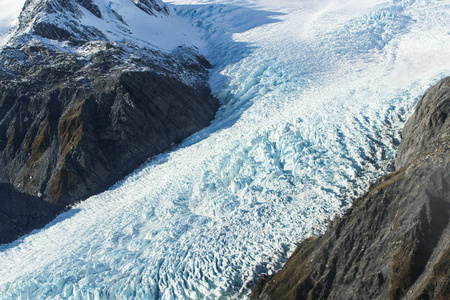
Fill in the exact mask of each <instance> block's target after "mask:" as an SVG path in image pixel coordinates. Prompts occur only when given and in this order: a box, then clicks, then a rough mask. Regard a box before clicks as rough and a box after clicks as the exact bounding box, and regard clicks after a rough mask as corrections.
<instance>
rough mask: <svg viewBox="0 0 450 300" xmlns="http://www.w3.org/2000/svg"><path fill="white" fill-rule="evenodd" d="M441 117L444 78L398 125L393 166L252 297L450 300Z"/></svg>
mask: <svg viewBox="0 0 450 300" xmlns="http://www.w3.org/2000/svg"><path fill="white" fill-rule="evenodd" d="M449 114H450V78H446V79H443V80H441V81H440V82H439V83H437V84H436V85H435V86H434V87H432V88H430V89H429V90H428V91H427V92H426V93H425V95H424V96H423V98H422V99H421V100H420V101H419V103H418V104H417V109H416V111H415V113H414V114H413V116H412V117H411V118H410V119H409V120H408V122H407V123H406V125H405V127H404V129H403V132H402V136H403V140H402V143H401V145H400V147H399V151H398V156H397V158H396V161H395V165H396V171H395V172H393V173H391V174H388V175H386V176H384V177H382V178H379V179H378V180H377V182H376V183H375V184H373V185H372V186H371V187H370V189H369V191H368V192H367V193H366V194H364V195H363V196H362V197H360V198H359V199H357V200H355V201H354V204H353V206H352V208H351V209H349V210H348V211H347V212H346V214H345V215H344V216H343V217H342V218H337V219H335V220H334V221H333V222H332V223H331V224H330V225H329V228H328V229H327V231H326V233H325V234H324V235H323V236H319V237H314V238H310V239H307V240H305V241H303V242H302V243H301V244H300V245H299V246H298V248H297V249H296V250H295V252H294V253H293V254H292V256H291V257H290V258H289V260H288V261H287V263H286V265H285V266H284V267H283V268H282V270H280V271H279V272H278V273H276V274H274V275H272V276H263V277H262V278H261V279H260V280H259V281H258V282H257V284H256V285H255V287H254V288H253V291H252V299H277V300H278V299H450V226H449V217H450V119H449V118H448V115H449Z"/></svg>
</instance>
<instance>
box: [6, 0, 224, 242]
mask: <svg viewBox="0 0 450 300" xmlns="http://www.w3.org/2000/svg"><path fill="white" fill-rule="evenodd" d="M99 3H102V1H100V0H99V1H92V0H87V1H86V0H83V1H81V0H77V1H59V0H46V1H30V0H28V1H26V3H25V6H24V10H23V12H22V14H21V16H20V24H19V26H18V29H17V32H16V34H15V35H14V37H13V38H12V39H11V41H10V42H9V43H8V44H7V45H6V46H4V47H3V49H2V50H1V53H0V169H1V170H2V172H1V173H0V193H1V196H0V243H5V242H9V241H11V240H13V239H14V238H16V237H17V236H18V235H21V234H23V233H25V232H28V231H29V230H31V229H33V228H36V227H39V226H42V225H44V224H45V223H46V222H48V221H50V220H51V219H52V218H53V217H54V216H55V214H56V213H58V212H60V211H61V210H63V209H64V208H65V207H67V205H70V204H72V203H74V202H76V201H79V200H82V199H85V198H86V197H88V196H90V195H93V194H96V193H99V192H101V191H104V190H105V189H107V188H108V187H109V186H111V185H112V184H114V183H115V182H116V181H118V180H120V179H121V178H123V177H124V176H126V175H127V174H128V173H130V172H131V171H133V170H134V169H135V168H137V167H138V166H139V165H140V164H141V163H143V162H144V161H145V160H146V159H148V158H149V157H151V156H153V155H156V154H158V153H161V152H163V151H165V150H167V149H169V148H171V147H172V146H173V145H175V144H177V143H179V142H181V141H182V140H183V139H185V138H186V137H188V136H189V135H191V134H192V133H194V132H196V131H198V130H200V129H202V128H203V127H205V126H207V125H208V124H209V122H210V121H211V120H212V119H213V118H214V115H215V112H216V110H217V109H218V106H219V103H218V101H217V100H216V99H214V98H213V97H212V96H211V95H210V90H209V88H208V85H207V76H208V71H207V69H208V68H209V67H210V66H209V63H208V62H207V61H206V60H205V59H204V58H203V57H202V56H201V55H200V54H198V52H197V50H196V49H195V48H194V47H181V46H180V47H178V48H177V47H176V48H175V49H173V50H170V51H161V50H159V49H158V48H157V47H152V45H151V43H147V44H146V43H144V42H143V41H141V40H138V39H136V38H134V37H133V36H132V32H131V29H130V28H127V22H126V21H127V20H126V18H125V17H122V16H121V15H120V14H119V12H118V11H115V10H114V9H113V8H112V7H109V6H99ZM105 3H106V2H105ZM125 3H128V4H126V5H129V6H130V7H126V9H123V11H124V12H128V11H130V10H131V6H135V9H136V7H137V8H138V9H139V10H140V11H142V13H145V14H146V17H148V18H159V19H158V20H161V19H163V18H165V17H166V16H167V15H169V10H168V8H167V7H166V6H165V5H164V4H163V3H162V2H161V1H159V0H139V1H137V0H136V1H131V0H130V1H129V2H123V3H122V4H121V5H125ZM119 8H120V7H119ZM144 17H145V16H144ZM85 20H90V21H89V22H90V23H92V24H97V23H98V24H103V23H104V24H106V25H101V26H100V25H99V26H98V27H94V26H91V25H90V26H87V25H85V23H89V22H87V21H86V22H84V21H85ZM92 20H97V21H95V22H97V23H95V22H94V21H92ZM101 22H103V23H101ZM111 24H112V25H111ZM106 26H109V27H106ZM104 28H107V29H106V30H104V31H102V29H104ZM111 28H115V29H114V30H117V32H113V31H112V29H111ZM149 30H151V29H149ZM108 34H110V35H112V36H115V37H118V38H117V40H111V38H108V37H107V35H108ZM120 34H121V35H120Z"/></svg>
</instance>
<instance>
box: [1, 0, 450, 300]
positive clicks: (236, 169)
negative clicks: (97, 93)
mask: <svg viewBox="0 0 450 300" xmlns="http://www.w3.org/2000/svg"><path fill="white" fill-rule="evenodd" d="M104 2H105V1H104ZM106 2H107V1H106ZM114 2H117V1H114ZM169 4H170V5H169V6H170V9H171V11H172V13H173V14H176V15H177V18H180V19H182V20H183V22H188V23H189V24H191V26H192V27H193V28H195V31H197V33H198V35H199V36H201V37H202V41H197V42H196V43H198V44H197V47H198V48H199V49H200V51H201V52H202V53H203V54H204V55H206V57H207V58H208V59H209V60H210V61H211V63H212V64H213V66H214V67H213V69H211V79H210V84H211V88H212V90H213V93H214V95H215V96H216V97H218V99H219V100H220V101H221V104H222V107H221V109H220V110H219V112H218V113H217V116H216V120H215V121H213V123H212V124H211V125H210V126H209V127H208V128H206V129H204V130H202V131H200V132H198V133H196V134H194V135H193V136H191V137H190V138H188V139H186V140H185V141H184V142H183V143H182V144H181V145H178V146H174V149H173V150H171V151H169V152H167V153H163V154H161V155H159V156H157V157H153V158H151V159H149V161H148V162H147V163H145V164H143V165H142V166H141V167H140V168H139V169H138V170H136V171H135V172H134V173H133V174H130V175H129V176H128V177H127V178H125V179H124V180H123V181H121V182H118V183H117V184H116V185H115V186H113V187H111V189H109V190H108V191H105V192H104V193H102V194H99V195H96V196H94V197H91V198H89V199H87V200H86V201H84V202H82V203H79V204H77V205H75V206H74V207H73V208H72V209H71V210H69V211H67V212H66V213H63V214H61V215H60V216H58V217H57V218H56V219H55V220H54V221H53V222H52V223H50V224H49V225H48V226H46V227H45V228H43V229H40V230H35V231H33V232H32V233H31V234H29V235H27V236H24V237H22V238H20V239H19V240H17V241H15V242H13V243H11V244H8V245H2V246H0V299H218V298H219V299H220V298H247V297H248V293H249V287H251V285H252V284H253V282H254V281H255V280H256V279H257V278H258V277H259V276H260V275H261V274H262V273H271V272H274V271H275V270H278V269H279V268H280V267H281V265H282V263H283V262H285V260H286V258H287V256H288V255H289V254H290V253H291V252H292V251H293V250H294V248H295V245H296V244H297V243H298V242H299V241H300V240H302V239H304V238H306V237H308V236H310V235H314V234H317V233H320V232H322V231H323V229H324V226H325V225H326V224H327V222H328V221H329V220H330V219H331V218H332V217H333V216H335V215H336V214H341V213H342V212H343V211H345V209H346V208H348V207H349V206H350V205H351V200H352V199H355V197H357V196H359V195H361V194H362V193H363V192H364V190H365V189H366V188H367V187H368V185H369V184H370V183H371V181H372V180H374V179H375V178H377V177H378V176H380V175H382V174H385V173H386V172H387V171H389V170H390V169H391V168H392V166H391V165H390V162H391V160H392V158H393V157H394V156H395V153H396V148H397V146H398V144H399V141H400V139H401V137H400V130H401V128H402V125H403V123H404V122H405V120H406V118H407V117H408V116H409V114H410V113H411V112H412V109H413V108H414V104H415V103H416V101H417V100H418V97H420V96H421V94H422V93H423V92H424V91H425V89H426V88H428V87H429V86H430V85H432V84H433V83H434V82H436V81H437V80H439V79H441V78H442V77H444V76H448V75H450V32H449V30H448V22H449V20H450V1H447V0H442V1H429V0H393V1H385V0H373V1H368V0H363V1H361V0H359V1H356V0H319V1H313V0H280V1H268V0H235V1H232V0H172V1H171V2H170V3H169ZM8 22H9V21H8ZM11 22H12V23H11ZM8 24H13V25H11V26H14V22H13V21H10V23H8ZM8 26H9V25H8ZM165 30H167V28H166V29H165ZM174 30H175V29H174ZM189 31H190V30H189ZM190 32H191V31H190ZM143 36H145V34H143ZM149 36H151V35H149Z"/></svg>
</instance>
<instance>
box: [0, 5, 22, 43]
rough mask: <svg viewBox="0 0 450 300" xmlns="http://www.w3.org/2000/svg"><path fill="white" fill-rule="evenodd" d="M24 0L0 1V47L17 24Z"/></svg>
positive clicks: (9, 36)
mask: <svg viewBox="0 0 450 300" xmlns="http://www.w3.org/2000/svg"><path fill="white" fill-rule="evenodd" d="M24 2H25V0H21V1H17V0H3V1H1V2H0V47H1V46H3V45H4V44H5V43H6V42H7V41H8V40H9V38H11V34H12V33H13V31H14V29H15V28H16V27H17V25H18V24H19V22H18V21H19V19H18V18H19V14H20V12H21V11H22V7H23V4H24Z"/></svg>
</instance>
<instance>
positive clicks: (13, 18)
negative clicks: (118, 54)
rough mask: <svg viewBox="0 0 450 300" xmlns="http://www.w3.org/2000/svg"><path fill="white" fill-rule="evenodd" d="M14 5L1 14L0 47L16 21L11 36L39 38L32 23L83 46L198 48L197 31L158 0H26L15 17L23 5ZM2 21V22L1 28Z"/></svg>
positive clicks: (163, 49)
mask: <svg viewBox="0 0 450 300" xmlns="http://www.w3.org/2000/svg"><path fill="white" fill-rule="evenodd" d="M7 2H8V3H13V1H11V0H8V1H7ZM19 2H20V5H19V4H17V3H15V2H14V7H15V8H16V9H15V10H11V12H10V13H8V14H6V13H5V14H2V15H0V34H1V36H0V41H3V43H2V44H0V46H2V45H4V44H5V43H6V42H7V41H8V40H9V39H10V38H11V37H12V36H13V35H11V32H12V31H14V30H15V29H16V28H17V25H18V24H19V21H18V19H19V20H20V28H19V30H18V31H16V32H15V34H14V36H20V35H22V34H29V33H32V34H37V36H36V38H39V37H38V36H39V35H41V36H42V34H39V32H38V31H37V30H36V27H35V25H36V24H38V23H45V24H52V25H55V26H56V27H58V28H59V29H62V30H65V31H66V32H68V33H69V34H71V36H72V37H74V38H75V39H77V40H81V41H83V42H84V41H99V40H102V41H109V42H125V41H126V42H131V43H133V44H137V45H139V46H145V47H150V48H154V49H156V50H162V51H171V50H173V49H175V48H177V47H178V46H180V45H185V46H197V47H199V48H201V47H202V42H201V39H200V37H199V34H198V33H197V31H196V30H195V29H194V28H193V27H192V26H190V25H189V24H188V23H187V22H186V21H185V20H183V19H182V18H180V17H177V16H174V15H172V14H170V10H169V8H168V6H167V5H166V4H164V3H163V2H162V1H160V0H129V1H124V0H74V1H71V2H65V1H61V0H43V1H42V0H41V1H37V0H31V1H27V2H26V4H27V5H26V8H25V9H24V12H23V13H22V14H21V15H20V16H19V13H20V9H19V7H22V6H23V5H24V3H25V1H19ZM44 3H46V4H47V5H43V4H44ZM1 5H2V6H3V5H4V4H3V3H2V4H1ZM2 20H6V21H7V24H6V25H4V26H1V24H2ZM6 21H3V22H6ZM2 33H3V34H2ZM43 37H44V38H47V39H50V40H55V39H57V38H54V37H51V36H45V35H44V36H43ZM58 40H59V41H61V39H58Z"/></svg>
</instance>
